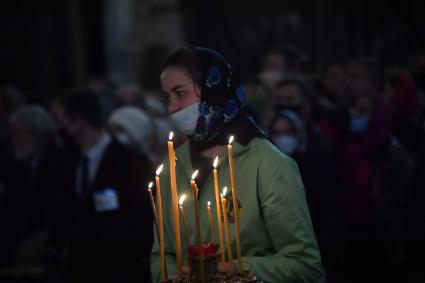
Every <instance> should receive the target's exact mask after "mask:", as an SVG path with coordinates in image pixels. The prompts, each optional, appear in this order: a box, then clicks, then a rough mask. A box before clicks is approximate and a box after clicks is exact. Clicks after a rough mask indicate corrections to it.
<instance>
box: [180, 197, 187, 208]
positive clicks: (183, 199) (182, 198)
mask: <svg viewBox="0 0 425 283" xmlns="http://www.w3.org/2000/svg"><path fill="white" fill-rule="evenodd" d="M185 199H186V194H182V196H181V197H180V199H179V205H180V206H183V203H184V201H185Z"/></svg>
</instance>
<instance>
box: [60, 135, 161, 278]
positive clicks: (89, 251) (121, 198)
mask: <svg viewBox="0 0 425 283" xmlns="http://www.w3.org/2000/svg"><path fill="white" fill-rule="evenodd" d="M152 172H153V171H152V166H151V164H150V163H149V162H148V161H147V159H146V158H145V157H142V156H140V155H138V154H137V153H135V152H133V151H131V150H130V149H129V148H127V147H124V146H123V145H121V144H119V143H118V142H117V141H115V140H113V141H112V142H111V144H110V145H109V146H108V147H107V149H106V150H105V153H104V155H103V158H102V160H101V163H100V164H99V166H98V170H97V174H96V177H95V180H94V182H93V184H92V186H91V187H90V189H89V192H88V194H87V196H86V197H84V198H82V199H81V198H80V199H77V200H76V202H75V207H74V209H75V210H74V225H73V229H72V232H71V237H70V250H69V256H68V268H67V275H68V276H67V277H68V278H69V279H70V281H72V282H83V281H87V280H89V281H87V282H90V281H91V282H136V281H137V282H149V281H150V269H149V260H150V252H151V248H152V243H153V223H152V222H153V218H152V212H151V208H150V204H149V195H148V192H147V188H146V185H147V182H148V178H149V177H150V176H151V174H152ZM74 180H75V178H74ZM107 188H109V189H112V190H113V191H114V192H115V193H116V196H117V198H118V203H119V207H118V208H117V209H113V210H111V211H103V212H100V211H97V210H96V207H95V204H94V195H95V194H96V193H101V192H102V191H104V190H105V189H107ZM70 190H73V191H74V192H75V182H73V183H72V184H71V188H70ZM74 194H75V193H74Z"/></svg>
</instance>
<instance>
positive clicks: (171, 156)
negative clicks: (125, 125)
mask: <svg viewBox="0 0 425 283" xmlns="http://www.w3.org/2000/svg"><path fill="white" fill-rule="evenodd" d="M232 142H233V136H231V137H230V139H229V144H228V145H227V153H228V159H229V168H230V179H231V191H232V198H233V207H234V215H235V237H236V252H237V253H236V255H237V263H238V270H239V271H242V262H241V246H240V232H239V206H238V203H237V198H236V187H235V174H234V162H233V149H232ZM168 160H169V164H170V166H169V168H170V181H171V201H172V216H173V224H174V241H175V249H176V263H177V272H178V275H181V274H182V271H183V264H182V262H183V261H182V249H181V242H180V219H179V218H180V217H179V210H180V216H181V218H182V222H183V229H184V237H185V242H186V246H189V245H190V242H189V234H188V233H189V232H188V225H187V221H186V217H185V213H184V209H183V203H184V201H185V199H186V195H185V194H183V195H181V196H180V199H178V195H177V182H176V171H175V167H176V156H175V152H174V144H173V132H171V133H170V136H169V140H168ZM217 165H218V156H217V157H216V158H215V159H214V163H213V167H214V169H213V177H214V193H215V201H216V211H217V223H218V233H219V237H218V238H219V242H220V243H219V244H220V253H221V263H222V264H223V265H224V264H225V252H224V239H223V226H222V222H221V219H222V213H223V219H224V233H225V237H226V250H227V255H228V262H229V268H230V272H232V273H233V272H234V265H233V257H232V248H231V242H230V230H229V224H228V223H229V221H228V216H227V201H226V198H225V196H226V193H227V187H224V189H223V192H222V193H221V194H219V189H218V173H217ZM162 168H163V166H162V165H161V166H159V168H158V169H157V171H156V176H155V184H156V205H155V202H154V198H153V195H152V190H151V189H152V187H153V183H152V182H151V183H150V184H149V188H148V191H149V194H150V201H151V206H152V210H153V214H154V220H155V226H156V231H157V233H158V239H159V249H160V270H161V280H162V281H165V280H167V279H168V274H167V268H166V263H165V252H164V231H163V215H162V201H161V186H160V181H159V175H160V174H161V172H162ZM197 175H198V170H196V171H195V172H194V173H193V175H192V178H191V188H192V196H193V204H194V211H195V221H196V234H195V236H196V244H197V245H199V246H201V244H202V243H201V240H202V238H201V228H200V225H201V224H200V215H199V202H198V193H199V190H198V187H197V185H196V182H195V179H196V176H197ZM220 205H221V209H222V212H221V209H220ZM207 211H208V220H209V225H210V230H211V233H212V235H211V240H212V242H213V243H214V242H215V240H216V237H215V227H214V221H213V217H212V212H211V202H210V201H208V203H207Z"/></svg>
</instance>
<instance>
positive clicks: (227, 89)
mask: <svg viewBox="0 0 425 283" xmlns="http://www.w3.org/2000/svg"><path fill="white" fill-rule="evenodd" d="M194 51H195V52H196V53H197V54H198V55H199V57H200V62H201V78H202V80H201V102H200V105H199V112H200V117H199V119H198V123H197V126H196V129H195V133H194V134H193V136H192V137H191V140H192V142H193V143H195V144H225V143H226V140H223V138H224V137H223V134H227V133H224V132H225V131H227V130H230V131H232V130H234V131H237V130H238V129H235V128H234V127H232V128H233V129H229V126H230V124H234V122H235V121H236V120H239V122H242V124H244V125H243V126H244V128H245V129H246V128H249V129H251V130H252V131H251V132H253V135H255V136H264V133H263V131H262V130H261V129H260V128H259V127H258V125H257V123H256V122H255V120H254V119H253V118H252V116H251V115H249V114H248V113H247V112H248V111H247V110H246V102H247V101H246V96H245V90H244V87H243V85H242V84H241V82H240V80H239V78H238V77H237V75H236V74H235V71H234V69H233V68H232V66H231V65H230V64H229V63H228V62H227V61H226V60H225V59H224V58H223V56H221V55H220V54H219V53H218V52H216V51H214V50H212V49H208V48H204V47H195V48H194ZM239 118H241V119H239ZM241 120H245V121H241ZM227 138H228V137H226V139H227Z"/></svg>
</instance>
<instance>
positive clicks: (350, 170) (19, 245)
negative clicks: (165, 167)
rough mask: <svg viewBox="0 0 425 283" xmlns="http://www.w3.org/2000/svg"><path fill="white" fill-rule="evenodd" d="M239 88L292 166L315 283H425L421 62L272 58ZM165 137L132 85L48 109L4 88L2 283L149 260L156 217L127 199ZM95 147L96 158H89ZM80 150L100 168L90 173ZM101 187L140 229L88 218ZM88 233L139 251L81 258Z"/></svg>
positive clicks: (0, 111) (107, 205) (290, 52)
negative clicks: (91, 264)
mask: <svg viewBox="0 0 425 283" xmlns="http://www.w3.org/2000/svg"><path fill="white" fill-rule="evenodd" d="M235 67H236V69H237V66H235ZM245 87H246V92H247V95H248V102H249V105H250V111H252V113H253V115H254V116H255V117H256V118H257V120H258V123H259V124H260V125H261V126H262V127H263V128H264V129H265V130H266V131H267V133H268V135H269V138H270V140H271V141H272V142H273V143H274V144H275V145H276V146H277V147H278V148H279V149H280V150H281V151H282V152H284V153H285V154H287V155H289V156H291V157H292V158H293V159H294V160H295V161H296V162H297V164H298V166H299V169H300V173H301V175H302V179H303V182H304V187H305V190H306V196H307V202H308V206H309V209H310V214H311V218H312V223H313V226H314V229H315V232H316V237H317V240H318V243H319V246H320V250H321V254H322V259H323V265H324V268H325V270H326V275H325V277H324V278H323V279H322V281H323V282H329V283H332V282H361V281H368V280H369V281H371V282H423V281H424V280H425V277H424V275H423V270H422V269H423V268H422V266H421V261H420V260H418V259H420V258H421V257H422V255H423V254H424V252H425V249H424V244H425V242H424V239H425V231H424V229H425V211H424V208H423V207H424V206H423V205H422V200H423V199H424V188H425V172H424V168H425V164H424V163H425V55H424V54H418V55H417V56H415V57H414V58H413V59H412V61H411V62H409V64H405V65H401V64H396V63H392V64H388V63H387V64H385V65H381V64H380V62H379V61H378V60H377V59H376V58H374V57H370V56H364V57H356V58H350V59H348V60H346V61H340V62H332V63H329V64H327V65H324V66H321V67H320V68H311V63H310V62H309V58H308V56H307V55H306V54H304V53H303V52H301V51H300V50H298V49H297V48H295V47H293V46H279V47H271V48H270V49H269V50H266V51H265V52H264V56H263V57H262V61H261V70H260V71H259V72H258V73H256V74H252V76H251V77H250V78H248V79H247V80H246V84H245ZM79 98H80V99H79ZM97 99H98V100H97ZM173 129H174V126H173V123H172V121H171V120H170V118H169V116H168V111H167V108H166V106H165V104H164V99H163V97H161V94H159V93H156V92H155V90H149V91H148V90H145V89H143V88H142V87H140V86H138V85H123V86H113V85H111V84H108V83H104V82H91V83H89V84H87V85H86V86H85V87H84V88H81V89H79V90H73V91H70V92H67V93H65V94H58V95H57V96H56V97H54V98H53V99H52V101H51V102H50V103H49V105H35V104H30V103H26V99H25V97H24V96H23V95H22V94H21V93H20V92H19V91H18V90H16V89H14V88H13V87H10V86H3V87H1V89H0V152H1V156H2V158H1V160H0V231H1V233H0V251H1V253H0V278H2V276H3V277H4V278H6V277H8V278H11V277H13V276H18V275H16V274H26V273H28V274H30V275H28V276H33V275H34V274H38V275H39V276H41V277H42V278H48V279H46V280H51V281H49V282H61V281H60V280H62V279H63V278H64V274H67V272H68V270H71V271H72V270H79V272H83V271H81V270H82V268H81V267H78V266H77V267H76V266H75V265H76V264H77V262H81V261H84V260H86V261H88V260H90V256H99V255H95V253H96V249H98V250H102V249H103V251H102V252H100V253H98V254H101V255H104V254H105V253H106V251H107V253H112V254H113V255H115V256H116V257H120V259H121V260H124V259H123V258H127V259H128V262H126V260H124V263H125V265H136V266H137V265H138V264H143V263H142V260H145V261H148V260H149V252H150V248H149V247H150V245H151V244H152V243H151V241H152V236H151V235H150V236H149V235H148V236H147V235H146V234H149V233H147V231H150V233H152V222H151V221H150V222H149V221H147V222H143V221H139V219H143V218H149V219H152V217H151V214H150V210H149V209H150V208H149V204H148V203H147V201H146V196H145V195H143V196H142V195H134V191H136V190H137V189H139V187H141V188H140V189H141V190H144V192H146V186H147V183H148V181H149V179H150V178H152V176H153V172H154V167H155V166H157V165H159V164H160V163H161V161H162V159H163V158H164V156H165V154H166V146H165V141H166V140H167V137H168V133H169V131H171V130H173ZM180 139H181V140H183V139H184V136H180ZM103 143H104V146H103V147H102V145H103ZM94 146H96V147H99V152H101V153H102V154H100V153H98V152H95V151H90V148H92V147H94ZM105 148H107V149H105ZM82 152H83V153H87V155H88V157H89V158H93V159H94V160H96V156H99V154H100V156H101V157H102V156H103V158H99V157H97V161H96V162H95V163H94V165H93V163H89V164H90V165H87V164H86V163H87V162H86V160H85V159H81V158H80V157H81V153H82ZM107 156H108V158H106V157H107ZM93 159H92V161H93ZM90 166H94V169H93V168H92V167H90ZM86 167H89V168H91V169H89V170H88V173H87V174H88V175H87V176H86V173H85V172H86V171H84V168H86ZM104 180H108V181H107V182H104ZM110 184H119V186H121V185H122V186H124V187H128V195H127V196H126V197H128V203H125V202H124V203H123V204H122V205H126V207H127V208H128V213H131V214H132V217H133V218H134V222H135V223H121V222H123V221H128V218H125V219H126V220H122V219H121V218H120V217H123V216H122V215H119V216H114V217H113V218H107V219H106V218H105V219H98V218H96V216H94V215H91V214H90V213H88V211H89V210H88V209H87V210H85V209H86V208H85V206H86V205H88V204H86V202H85V195H86V194H87V191H86V192H85V190H87V188H88V187H93V188H95V187H99V188H100V187H102V188H104V187H105V186H111V185H110ZM117 186H118V185H117ZM110 189H111V190H106V191H100V192H99V190H97V189H93V190H95V191H96V192H98V196H99V203H96V209H97V210H100V211H107V212H108V211H114V209H115V207H114V205H116V203H115V197H116V196H114V191H113V188H110ZM132 192H133V193H132ZM137 201H140V203H137ZM142 206H145V207H142ZM137 207H142V208H140V209H139V208H137ZM126 211H127V210H126ZM86 212H87V214H84V213H86ZM138 221H139V222H140V223H137V224H136V222H138ZM282 221H285V220H284V219H283V220H282ZM113 225H117V226H115V227H111V226H113ZM120 225H122V226H120ZM76 227H77V228H76ZM120 227H121V228H122V230H120V231H117V229H118V230H119V229H120ZM126 229H127V230H126ZM95 230H96V231H95ZM112 230H115V231H112ZM76 231H77V232H76ZM99 231H100V232H99ZM125 231H127V232H125ZM96 233H104V234H114V236H113V237H114V238H113V239H115V240H116V242H119V241H127V238H126V237H122V236H121V235H120V233H127V234H128V235H130V234H131V235H133V236H134V237H138V236H140V237H139V238H140V239H142V240H143V241H142V242H138V241H137V240H136V239H132V240H131V241H134V242H131V245H130V244H128V243H127V244H128V245H129V246H131V247H127V246H125V247H124V248H123V246H122V243H121V244H117V246H116V247H105V246H101V245H100V244H99V247H96V248H93V247H84V244H82V242H84V241H83V240H81V239H82V238H81V237H100V238H102V237H105V236H99V235H97V234H96ZM95 234H96V235H95ZM115 234H116V235H115ZM141 235H143V236H141ZM102 239H103V238H102ZM124 239H126V240H124ZM105 241H106V240H105ZM75 243H78V245H79V247H76V246H77V245H76V244H75ZM135 247H137V248H135ZM133 249H134V251H137V252H140V254H142V255H143V254H144V255H145V256H146V258H141V257H140V258H139V259H138V255H133V254H132V252H131V250H133ZM82 250H84V251H83V252H82ZM88 250H93V251H92V254H89V256H88V255H87V254H88V253H89V252H88ZM148 250H149V252H148ZM133 253H134V252H133ZM107 257H108V256H106V255H105V258H107ZM132 261H133V262H132ZM105 264H106V265H105V266H107V264H114V266H116V265H119V263H117V262H114V263H105ZM77 265H78V264H77ZM27 267H40V270H38V271H39V272H38V271H37V269H28V268H27ZM25 268H27V269H25ZM73 268H74V269H73ZM99 268H100V267H99ZM102 268H104V266H103V267H102ZM122 268H126V267H122ZM129 272H130V271H129ZM14 274H15V275H14ZM31 274H32V275H31ZM74 274H75V272H74ZM84 274H85V275H84V276H87V272H86V273H84ZM65 277H66V276H65ZM75 280H77V279H75ZM77 281H78V280H77ZM43 282H44V281H43ZM139 282H144V281H139Z"/></svg>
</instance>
